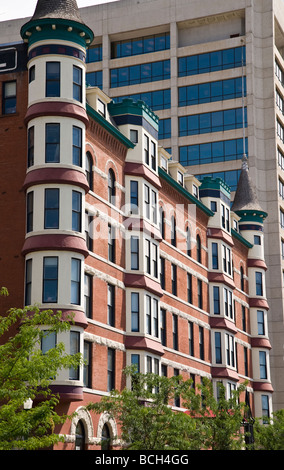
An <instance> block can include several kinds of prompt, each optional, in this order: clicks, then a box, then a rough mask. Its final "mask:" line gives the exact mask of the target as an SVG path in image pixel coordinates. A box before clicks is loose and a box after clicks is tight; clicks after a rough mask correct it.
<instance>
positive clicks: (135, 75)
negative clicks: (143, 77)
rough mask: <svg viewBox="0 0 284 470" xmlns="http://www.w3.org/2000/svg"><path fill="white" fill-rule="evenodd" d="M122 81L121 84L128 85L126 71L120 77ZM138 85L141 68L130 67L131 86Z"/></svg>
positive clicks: (137, 66)
mask: <svg viewBox="0 0 284 470" xmlns="http://www.w3.org/2000/svg"><path fill="white" fill-rule="evenodd" d="M119 79H120V80H121V82H120V83H121V84H123V83H125V84H128V74H127V73H126V70H123V71H122V74H121V75H120V76H119ZM136 83H140V66H139V65H136V66H133V67H129V84H130V85H135V84H136Z"/></svg>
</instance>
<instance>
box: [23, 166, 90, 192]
mask: <svg viewBox="0 0 284 470" xmlns="http://www.w3.org/2000/svg"><path fill="white" fill-rule="evenodd" d="M50 183H51V184H71V185H75V186H79V187H80V188H82V189H83V190H84V191H85V192H86V193H87V192H89V189H90V188H89V184H88V181H87V178H86V176H85V175H84V173H82V172H81V171H78V170H75V169H73V168H54V167H52V168H50V167H49V168H37V169H35V170H31V171H29V172H28V173H27V174H26V178H25V181H24V185H23V190H24V191H25V190H26V189H27V188H29V187H30V186H34V185H37V184H50Z"/></svg>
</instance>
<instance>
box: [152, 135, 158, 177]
mask: <svg viewBox="0 0 284 470" xmlns="http://www.w3.org/2000/svg"><path fill="white" fill-rule="evenodd" d="M156 166H157V157H156V144H155V142H153V141H152V140H151V167H152V170H155V171H156Z"/></svg>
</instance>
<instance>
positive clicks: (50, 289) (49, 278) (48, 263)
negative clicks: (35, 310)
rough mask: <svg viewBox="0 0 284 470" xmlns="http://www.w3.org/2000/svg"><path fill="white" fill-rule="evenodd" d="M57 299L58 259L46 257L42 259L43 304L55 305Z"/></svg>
mask: <svg viewBox="0 0 284 470" xmlns="http://www.w3.org/2000/svg"><path fill="white" fill-rule="evenodd" d="M57 298H58V257H57V256H46V257H44V259H43V290H42V302H43V303H49V302H52V303H56V302H57Z"/></svg>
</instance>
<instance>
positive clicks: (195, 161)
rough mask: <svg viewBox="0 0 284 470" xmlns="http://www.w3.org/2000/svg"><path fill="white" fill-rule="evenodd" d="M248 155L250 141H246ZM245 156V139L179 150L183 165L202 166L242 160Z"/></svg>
mask: <svg viewBox="0 0 284 470" xmlns="http://www.w3.org/2000/svg"><path fill="white" fill-rule="evenodd" d="M245 146H246V154H247V153H248V139H247V138H246V139H245ZM242 156H243V139H232V140H228V141H227V140H225V141H219V142H212V143H211V142H210V143H204V144H196V145H187V146H182V147H180V148H179V158H180V163H182V164H183V165H201V164H204V163H214V162H222V161H229V160H237V159H241V158H242Z"/></svg>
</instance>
